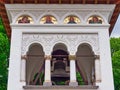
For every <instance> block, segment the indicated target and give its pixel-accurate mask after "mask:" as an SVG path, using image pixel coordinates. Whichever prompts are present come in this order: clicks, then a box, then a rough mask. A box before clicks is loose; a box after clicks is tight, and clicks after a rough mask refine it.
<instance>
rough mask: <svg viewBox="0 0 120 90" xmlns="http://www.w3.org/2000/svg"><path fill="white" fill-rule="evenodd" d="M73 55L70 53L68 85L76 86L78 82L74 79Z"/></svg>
mask: <svg viewBox="0 0 120 90" xmlns="http://www.w3.org/2000/svg"><path fill="white" fill-rule="evenodd" d="M75 59H76V56H75V55H70V56H69V60H70V83H69V86H78V82H77V81H76V64H75Z"/></svg>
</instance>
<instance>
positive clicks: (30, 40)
mask: <svg viewBox="0 0 120 90" xmlns="http://www.w3.org/2000/svg"><path fill="white" fill-rule="evenodd" d="M34 43H38V44H41V46H42V47H43V51H44V52H45V54H46V55H50V54H51V52H52V50H53V47H54V46H55V45H56V44H58V43H63V44H65V45H66V46H67V48H68V51H69V53H70V54H71V55H75V53H76V52H77V48H78V47H79V45H81V44H84V43H86V44H89V45H90V46H91V47H92V50H93V52H94V53H95V54H96V55H99V40H98V34H92V33H91V34H88V33H86V34H85V33H84V34H82V33H81V34H57V33H56V34H47V33H46V34H45V33H41V34H37V33H33V34H32V33H29V34H27V33H24V34H23V35H22V55H25V54H26V53H27V51H28V50H29V46H30V45H32V44H34Z"/></svg>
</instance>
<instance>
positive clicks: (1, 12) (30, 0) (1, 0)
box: [0, 0, 120, 38]
mask: <svg viewBox="0 0 120 90" xmlns="http://www.w3.org/2000/svg"><path fill="white" fill-rule="evenodd" d="M26 3H27V4H116V7H115V10H114V13H113V15H112V18H111V20H110V24H111V26H110V29H109V32H110V34H111V32H112V30H113V28H114V25H115V23H116V21H117V18H118V16H119V13H120V0H0V16H1V17H2V20H3V23H4V26H5V29H6V32H7V35H8V37H9V38H10V37H11V28H10V25H9V20H8V16H7V13H6V9H5V4H26Z"/></svg>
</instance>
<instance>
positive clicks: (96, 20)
mask: <svg viewBox="0 0 120 90" xmlns="http://www.w3.org/2000/svg"><path fill="white" fill-rule="evenodd" d="M87 23H88V24H103V23H104V20H103V18H102V17H100V16H99V15H92V16H90V17H89V18H88V20H87Z"/></svg>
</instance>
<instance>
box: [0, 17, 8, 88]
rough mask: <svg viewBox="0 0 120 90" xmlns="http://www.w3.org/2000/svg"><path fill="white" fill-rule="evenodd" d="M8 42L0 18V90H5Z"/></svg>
mask: <svg viewBox="0 0 120 90" xmlns="http://www.w3.org/2000/svg"><path fill="white" fill-rule="evenodd" d="M9 46H10V45H9V40H8V38H7V36H6V34H5V29H4V26H3V24H2V19H1V18H0V90H7V77H8V70H7V68H8V56H9Z"/></svg>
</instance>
